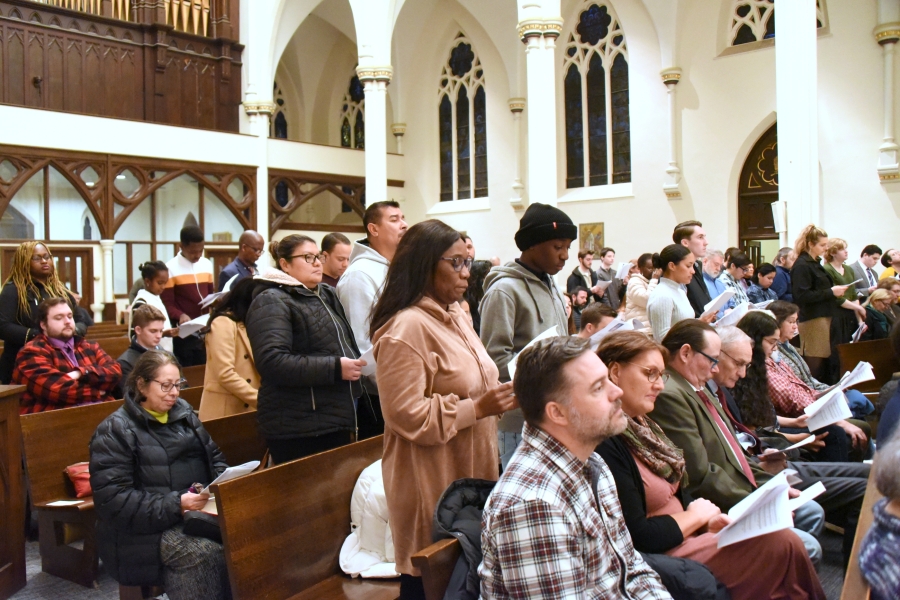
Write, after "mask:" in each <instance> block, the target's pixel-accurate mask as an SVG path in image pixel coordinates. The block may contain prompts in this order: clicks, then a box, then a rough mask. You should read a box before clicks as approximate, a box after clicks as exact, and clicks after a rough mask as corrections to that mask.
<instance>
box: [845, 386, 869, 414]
mask: <svg viewBox="0 0 900 600" xmlns="http://www.w3.org/2000/svg"><path fill="white" fill-rule="evenodd" d="M844 395H845V396H847V404H848V405H849V406H850V412H852V413H853V418H854V419H859V420H861V421H865V420H866V415H870V414H872V413H873V412H875V406H874V405H873V404H872V402H871V401H870V400H869V399H868V398H866V397H865V396H863V394H862V392H860V391H859V390H847V391H845V392H844Z"/></svg>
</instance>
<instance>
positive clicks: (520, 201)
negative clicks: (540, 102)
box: [509, 98, 525, 208]
mask: <svg viewBox="0 0 900 600" xmlns="http://www.w3.org/2000/svg"><path fill="white" fill-rule="evenodd" d="M509 110H510V111H512V115H513V131H514V133H515V142H516V143H515V152H516V178H515V179H514V180H513V186H512V187H513V195H512V198H510V199H509V203H510V204H511V205H512V206H513V208H523V207H524V204H525V185H524V184H523V183H522V111H523V110H525V98H510V99H509Z"/></svg>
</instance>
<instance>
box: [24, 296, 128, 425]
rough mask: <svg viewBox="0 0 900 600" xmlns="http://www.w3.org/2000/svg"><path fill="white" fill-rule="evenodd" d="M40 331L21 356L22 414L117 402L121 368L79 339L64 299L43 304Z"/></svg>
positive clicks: (98, 348) (106, 355) (50, 300)
mask: <svg viewBox="0 0 900 600" xmlns="http://www.w3.org/2000/svg"><path fill="white" fill-rule="evenodd" d="M38 314H39V316H40V323H41V331H42V332H43V333H41V334H40V335H38V336H37V337H35V338H34V339H33V340H31V341H30V342H28V343H27V344H25V346H24V347H23V348H22V350H20V351H19V355H18V357H17V358H16V368H15V370H14V371H13V382H14V383H17V384H20V385H24V386H25V387H26V391H25V392H24V393H23V394H22V398H21V400H20V407H19V412H20V413H21V414H23V415H24V414H29V413H36V412H43V411H45V410H54V409H57V408H69V407H72V406H78V405H79V404H90V403H93V402H102V401H105V400H112V399H113V397H112V395H111V392H112V391H113V390H114V389H115V387H116V384H117V383H118V381H119V378H120V377H121V376H122V368H121V367H120V366H119V363H117V362H116V361H115V360H114V359H113V358H112V357H110V356H109V355H108V354H107V353H106V352H104V351H103V349H102V348H100V346H99V345H98V344H97V343H96V342H91V341H88V340H85V339H84V338H81V337H76V336H75V319H74V317H73V314H72V307H71V306H69V304H68V302H67V301H66V300H65V299H63V298H48V299H46V300H44V301H43V302H41V304H40V306H38Z"/></svg>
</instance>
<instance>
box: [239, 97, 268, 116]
mask: <svg viewBox="0 0 900 600" xmlns="http://www.w3.org/2000/svg"><path fill="white" fill-rule="evenodd" d="M243 106H244V112H245V113H247V114H248V115H251V116H253V115H265V116H267V117H271V116H272V115H273V114H275V103H274V102H268V101H265V100H263V101H256V100H254V101H244V103H243Z"/></svg>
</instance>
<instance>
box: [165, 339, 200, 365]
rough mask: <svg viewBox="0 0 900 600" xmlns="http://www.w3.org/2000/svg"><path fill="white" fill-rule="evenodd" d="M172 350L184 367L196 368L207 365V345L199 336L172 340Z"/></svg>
mask: <svg viewBox="0 0 900 600" xmlns="http://www.w3.org/2000/svg"><path fill="white" fill-rule="evenodd" d="M172 350H173V352H174V353H175V358H177V359H178V362H180V363H181V366H182V367H194V366H196V365H205V364H206V344H204V343H203V339H202V338H201V337H200V336H199V335H196V334H195V335H189V336H187V337H186V338H180V337H176V338H174V339H172Z"/></svg>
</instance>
